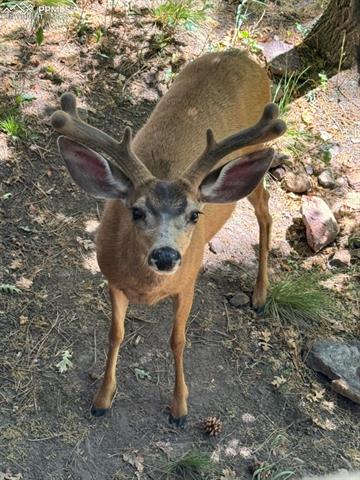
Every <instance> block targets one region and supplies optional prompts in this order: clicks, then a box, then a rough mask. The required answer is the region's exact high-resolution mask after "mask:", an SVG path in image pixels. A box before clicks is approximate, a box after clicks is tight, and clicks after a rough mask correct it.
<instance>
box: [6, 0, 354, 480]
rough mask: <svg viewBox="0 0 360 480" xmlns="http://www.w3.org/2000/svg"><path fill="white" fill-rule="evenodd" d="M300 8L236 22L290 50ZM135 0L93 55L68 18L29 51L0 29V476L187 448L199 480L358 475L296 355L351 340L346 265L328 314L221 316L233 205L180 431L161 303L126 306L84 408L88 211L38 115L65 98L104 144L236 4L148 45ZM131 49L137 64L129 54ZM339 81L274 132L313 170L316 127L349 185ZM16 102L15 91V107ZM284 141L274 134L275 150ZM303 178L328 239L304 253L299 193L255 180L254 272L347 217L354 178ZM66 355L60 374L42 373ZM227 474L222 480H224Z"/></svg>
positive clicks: (222, 24) (190, 367)
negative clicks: (101, 405)
mask: <svg viewBox="0 0 360 480" xmlns="http://www.w3.org/2000/svg"><path fill="white" fill-rule="evenodd" d="M303 3H304V5H303V8H300V7H299V6H294V5H295V4H296V2H294V5H292V4H291V2H285V5H286V7H287V8H286V9H285V7H284V8H283V9H281V8H276V6H274V5H273V4H270V3H269V4H268V6H267V7H266V8H267V10H266V12H265V14H264V15H263V16H262V18H261V15H262V14H263V10H258V9H256V8H254V11H251V12H250V13H251V15H250V17H249V22H250V25H252V26H254V25H256V24H257V27H256V28H257V32H258V36H259V37H261V38H265V37H266V36H267V37H269V35H270V33H269V32H270V30H271V26H274V25H275V26H276V27H277V34H278V35H279V37H280V38H281V39H283V40H285V39H286V40H288V41H292V42H295V41H298V40H299V36H298V33H297V31H296V29H295V28H294V24H295V23H296V22H303V23H304V24H305V23H306V22H307V21H311V20H312V19H313V18H314V12H315V11H316V9H318V7H319V4H318V3H314V2H303ZM137 5H138V4H137V3H136V2H134V3H133V4H132V6H131V9H130V7H129V5H128V4H126V5H125V6H124V5H122V6H118V7H117V9H116V10H115V14H114V15H113V16H112V17H113V18H112V21H113V23H112V26H111V28H109V30H108V34H107V35H106V36H105V37H104V38H103V42H102V44H101V47H100V46H99V44H97V43H96V42H95V41H94V39H93V36H92V35H91V34H90V33H89V35H88V36H87V37H84V38H85V39H84V38H83V37H79V36H77V35H76V34H74V32H73V30H71V29H70V28H69V26H68V22H65V23H66V24H65V26H50V27H48V29H45V41H44V43H43V44H42V45H40V46H37V45H36V44H35V43H34V36H33V34H31V33H30V32H29V29H28V28H25V27H24V26H23V25H22V24H21V22H15V21H14V22H11V21H8V22H5V21H2V19H1V18H0V22H2V23H1V39H0V42H1V43H0V74H1V85H0V97H1V98H0V114H1V118H3V117H4V115H5V113H6V112H8V111H10V110H11V109H14V112H15V110H16V112H20V115H21V118H22V120H23V122H24V125H25V129H26V132H27V133H26V135H24V136H23V137H22V139H18V140H14V139H12V138H10V137H9V135H6V134H5V133H4V132H0V177H1V192H0V194H1V196H0V201H1V207H0V218H1V238H0V253H1V271H0V283H3V284H9V285H15V286H17V288H18V289H19V292H10V291H5V290H4V291H2V292H0V332H1V334H0V359H1V360H0V478H5V479H19V478H22V479H26V480H40V479H41V480H42V479H46V480H50V479H51V480H60V479H61V480H65V479H71V480H77V479H79V480H87V479H91V480H100V479H101V480H115V479H116V480H120V479H137V478H138V479H158V478H162V475H163V471H164V464H165V461H166V459H168V458H173V457H177V456H179V455H181V454H183V453H185V452H187V451H189V450H197V451H201V452H207V453H209V455H211V456H212V458H213V459H214V461H215V462H218V464H219V473H216V474H214V476H213V477H209V478H216V479H220V477H221V475H223V477H222V478H234V479H235V478H236V479H244V480H246V479H251V478H252V472H253V471H254V469H255V468H256V465H261V464H262V465H269V466H271V468H270V469H269V472H270V473H269V475H268V476H267V477H265V476H263V477H258V478H257V480H265V478H268V479H270V480H271V479H272V478H274V476H275V475H276V472H284V471H292V472H294V476H293V477H292V478H298V477H299V476H301V475H302V474H304V473H323V472H329V471H333V470H336V469H339V468H346V469H350V468H356V467H360V407H359V405H356V404H354V403H352V402H351V401H348V400H346V399H344V398H341V397H339V396H337V395H335V394H334V393H333V392H331V390H330V388H329V384H328V381H327V379H326V378H325V377H322V376H320V375H318V374H316V373H314V372H313V371H311V370H310V369H308V368H307V367H306V365H305V363H304V362H303V358H304V356H306V352H307V351H308V348H309V345H310V344H311V342H312V341H313V340H314V339H315V338H317V337H323V336H334V337H337V338H344V339H348V338H354V337H355V336H358V335H359V333H360V331H359V323H358V321H359V315H358V313H359V303H358V302H359V297H356V295H355V293H354V283H355V281H356V280H357V281H358V277H356V272H355V267H354V266H353V265H352V266H351V267H349V268H348V269H342V270H340V271H337V272H334V273H333V288H334V290H330V293H329V294H330V295H334V296H337V298H338V299H339V302H340V303H342V305H343V310H344V317H343V318H342V319H341V321H340V319H339V318H334V319H333V321H332V322H329V323H327V324H324V323H318V324H313V323H307V322H304V321H300V320H299V321H298V322H294V323H293V324H289V323H284V322H280V321H278V320H275V319H273V318H268V317H266V316H265V317H259V316H256V315H255V313H254V312H253V311H252V310H251V308H250V306H245V307H243V308H235V307H233V306H232V305H231V304H230V303H229V301H228V299H229V298H230V297H231V295H232V294H234V293H236V292H238V291H239V290H241V291H243V292H246V293H247V294H249V295H250V294H251V290H252V288H253V283H254V277H255V272H256V266H257V262H256V253H257V244H258V237H257V235H258V230H257V225H256V220H255V216H254V214H253V212H252V209H251V207H250V205H249V204H248V203H247V202H246V201H242V202H240V203H239V206H238V208H237V210H236V212H235V214H234V216H233V218H232V219H231V221H229V223H228V224H227V225H226V227H225V228H224V229H223V230H222V232H221V233H219V234H218V236H217V237H216V238H215V239H214V241H213V243H212V247H211V250H210V249H209V251H207V253H206V261H205V265H204V271H203V272H202V273H201V275H200V277H199V281H198V285H197V294H196V299H195V303H194V306H193V309H192V312H191V317H190V321H189V328H188V335H187V346H186V354H185V368H186V373H187V381H188V386H189V389H190V398H189V407H190V411H189V419H188V424H187V427H186V429H184V430H176V429H173V428H171V427H170V426H169V425H168V422H167V417H168V411H167V408H168V402H169V399H170V395H171V391H172V386H173V380H174V374H173V362H172V356H171V353H170V349H169V334H170V328H171V317H170V315H171V309H170V304H169V302H168V301H165V302H164V303H162V304H160V305H157V306H155V307H152V308H145V307H142V306H131V307H130V310H129V313H128V315H127V320H126V337H125V341H124V344H123V346H122V349H121V357H120V362H119V366H118V393H117V395H116V398H115V400H114V403H113V408H112V410H111V412H110V413H109V414H108V415H107V416H106V417H105V418H100V419H99V418H93V417H92V416H91V415H90V405H91V400H92V397H93V394H94V392H95V390H96V388H97V386H98V382H99V378H100V377H101V375H102V373H103V366H104V361H105V357H106V348H107V333H108V325H109V319H110V306H109V300H108V294H107V289H106V284H105V282H104V278H103V277H102V276H101V274H100V273H99V272H98V270H97V265H96V261H95V257H94V232H95V230H96V226H97V223H98V221H99V216H100V213H101V210H102V202H97V201H95V200H93V199H90V198H89V197H87V196H85V194H83V193H82V192H80V191H79V190H78V188H77V187H76V186H75V185H74V184H73V183H72V181H71V179H70V177H69V175H68V174H67V172H66V170H65V166H64V165H63V163H62V161H61V159H60V157H59V155H58V153H57V150H56V134H55V133H54V132H53V131H52V129H51V128H50V126H49V114H50V113H51V112H52V111H53V110H54V109H55V108H56V106H57V105H58V97H59V95H60V94H61V93H63V92H64V91H67V90H69V89H70V90H72V91H75V92H77V93H78V96H79V97H80V103H81V106H82V107H83V109H84V115H87V116H88V118H89V121H90V122H91V123H92V124H94V125H96V126H98V127H101V128H103V129H104V130H106V131H108V132H109V133H110V134H113V135H115V136H119V135H120V134H121V132H122V131H123V129H124V127H125V126H126V125H130V126H132V127H133V128H134V130H135V131H136V130H137V129H138V128H139V126H140V125H141V124H143V122H144V121H145V120H146V118H147V116H148V115H149V112H150V111H151V109H152V108H153V106H154V104H155V102H156V101H157V100H158V99H159V96H161V95H162V94H163V93H164V91H165V90H166V88H167V78H168V68H169V65H171V66H172V72H173V73H176V71H177V69H179V68H181V65H182V64H183V63H184V62H185V61H187V60H189V59H191V58H194V57H196V56H197V55H199V54H200V53H201V52H203V51H207V50H209V49H214V48H220V47H219V44H220V43H221V42H225V40H224V39H227V38H229V37H231V35H232V32H233V29H234V18H235V11H236V5H235V4H233V3H225V2H220V3H219V4H216V5H217V6H216V8H215V7H214V8H213V9H212V10H210V12H209V19H208V20H207V21H206V22H204V25H202V26H201V27H199V30H197V31H193V32H179V33H178V34H177V37H176V42H174V43H172V44H170V45H168V46H167V47H165V48H163V47H161V48H160V50H161V51H160V52H159V50H156V49H155V47H154V42H153V37H152V36H153V35H154V34H157V33H158V27H156V26H155V25H154V23H153V21H151V18H150V17H149V15H148V14H147V13H146V11H144V10H141V9H140V7H143V5H140V6H137ZM104 8H105V6H104V5H100V4H95V3H94V4H93V5H88V6H87V8H86V11H87V12H88V14H89V19H90V20H89V22H90V23H91V22H92V24H93V25H95V26H96V22H99V23H101V22H104V19H105V16H104ZM300 10H301V13H300ZM110 17H111V16H110V14H107V16H106V21H107V22H108V24H109V22H110ZM140 45H141V47H140ZM238 46H240V45H238ZM140 50H142V51H143V56H142V57H141V56H140V57H139V56H136V54H135V53H136V52H138V51H140ZM134 52H135V53H134ZM164 79H165V80H164ZM357 82H358V78H357V74H356V72H355V70H354V71H346V72H341V73H339V74H338V75H337V76H336V77H334V78H332V79H331V80H330V81H329V82H327V84H326V85H325V86H322V87H318V88H317V89H316V90H313V91H312V97H311V101H310V100H309V98H310V97H309V96H307V97H302V98H300V99H298V100H296V101H295V102H293V103H292V105H291V108H290V112H289V113H288V116H287V121H288V122H289V123H290V124H291V125H293V127H294V128H297V129H299V130H304V129H305V130H306V131H307V132H310V133H311V135H312V139H311V142H310V143H309V144H308V145H305V147H304V146H302V147H301V148H302V149H300V147H299V148H298V150H297V152H296V153H295V161H300V160H301V161H304V162H305V163H307V161H312V162H313V164H314V165H315V166H316V165H318V164H319V162H320V163H321V160H320V157H321V149H322V148H323V144H324V139H323V138H324V134H323V132H324V131H325V132H327V133H328V134H329V135H330V137H331V141H329V138H328V136H327V137H326V136H325V137H326V138H327V140H326V142H327V144H329V145H330V146H331V148H333V149H335V150H336V152H335V153H336V154H334V155H333V160H332V163H331V166H332V168H333V169H334V170H335V171H336V172H337V174H338V175H342V176H345V177H346V176H348V177H349V178H353V179H355V180H356V178H359V177H358V175H359V168H360V161H359V159H360V123H359V116H358V112H359V107H360V103H359V87H358V83H357ZM25 93H26V94H31V96H32V98H29V99H28V100H24V101H17V100H16V99H18V98H20V97H19V95H20V96H21V95H23V94H25ZM21 98H23V97H21ZM305 111H306V115H304V112H305ZM321 138H322V139H321ZM289 141H290V140H289V138H284V139H282V140H281V142H279V148H280V147H283V148H285V147H286V146H288V144H287V142H289ZM299 149H300V150H299ZM335 150H334V151H335ZM299 151H300V154H299ZM299 156H300V157H301V158H300V159H299ZM356 175H357V177H356ZM312 182H313V191H317V192H318V193H319V194H320V195H321V196H323V197H325V198H326V199H327V200H328V201H329V203H330V204H331V205H332V206H333V208H334V209H335V210H336V211H337V212H338V213H339V219H340V220H339V221H340V225H341V229H342V230H341V234H340V236H339V238H338V239H337V241H336V244H335V245H331V246H330V247H328V248H326V249H325V250H324V251H323V252H321V253H320V254H317V255H313V254H312V253H311V251H310V250H309V248H308V247H307V245H306V242H305V237H304V232H303V230H302V229H301V228H299V227H298V223H297V222H296V218H298V217H300V205H301V197H300V196H297V195H295V194H288V193H285V192H284V190H283V189H282V188H281V186H280V184H279V183H277V182H276V181H274V180H273V179H272V178H271V177H269V178H268V186H269V189H270V192H271V211H272V214H273V218H274V235H273V252H272V255H271V259H270V267H271V276H272V278H276V277H277V276H281V275H282V274H284V273H285V272H292V271H302V269H304V271H305V269H309V268H315V265H316V266H317V267H318V268H324V269H327V268H328V266H327V259H328V257H329V255H330V254H331V253H332V252H333V251H335V249H336V248H337V247H338V246H341V245H342V242H343V241H344V238H345V237H346V235H349V233H351V232H353V230H352V229H353V226H354V222H355V225H356V221H358V220H356V218H357V219H358V217H356V215H358V214H359V209H360V205H359V202H358V198H359V197H358V190H357V188H358V182H357V183H356V181H355V182H353V183H352V184H349V183H346V185H344V186H343V187H341V188H340V187H339V188H338V189H336V190H335V191H331V192H329V191H326V190H324V189H321V188H319V187H318V186H317V182H316V178H315V177H312ZM344 212H345V213H344ZM340 214H342V216H340ZM294 219H295V223H294ZM294 231H295V233H296V237H294V235H293V232H294ZM294 238H295V239H294ZM214 252H216V253H214ZM354 272H355V273H354ZM340 290H341V291H340ZM66 351H68V352H70V354H71V362H72V367H70V368H68V369H67V370H66V371H65V372H63V373H60V372H59V368H58V364H59V362H60V361H61V360H62V358H63V355H64V352H66ZM277 379H284V381H282V380H280V383H279V380H277ZM207 416H217V417H219V418H220V419H221V421H222V423H223V431H222V433H221V434H220V435H219V436H217V437H215V438H210V437H208V436H206V435H205V434H204V432H203V430H202V427H201V423H202V421H203V419H204V418H205V417H207ZM226 470H227V471H228V473H226V472H225V473H224V471H226ZM1 472H3V473H5V472H7V476H4V477H3V476H1V475H2V473H1ZM221 472H223V473H221ZM229 472H233V473H232V475H233V476H228V477H226V476H224V475H230V473H229ZM271 475H273V477H272V476H271ZM170 478H172V477H170ZM174 478H175V477H174ZM199 478H205V477H199ZM255 480H256V479H255Z"/></svg>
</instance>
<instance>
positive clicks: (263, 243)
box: [248, 180, 272, 312]
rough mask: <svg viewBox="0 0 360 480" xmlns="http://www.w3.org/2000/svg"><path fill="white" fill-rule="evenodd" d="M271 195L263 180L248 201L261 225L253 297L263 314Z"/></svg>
mask: <svg viewBox="0 0 360 480" xmlns="http://www.w3.org/2000/svg"><path fill="white" fill-rule="evenodd" d="M269 197H270V195H269V193H268V191H267V190H266V189H265V187H264V181H263V180H262V181H261V182H260V183H259V185H258V186H257V187H256V188H255V190H254V191H253V192H251V194H250V195H249V196H248V200H249V201H250V203H251V204H252V206H253V207H254V209H255V215H256V218H257V221H258V224H259V230H260V238H259V270H258V275H257V279H256V285H255V289H254V293H253V297H252V304H253V307H254V309H255V310H256V311H257V312H261V311H262V310H263V308H264V305H265V302H266V294H267V288H268V283H269V280H268V257H269V250H270V243H271V224H272V219H271V215H270V213H269V206H268V202H269Z"/></svg>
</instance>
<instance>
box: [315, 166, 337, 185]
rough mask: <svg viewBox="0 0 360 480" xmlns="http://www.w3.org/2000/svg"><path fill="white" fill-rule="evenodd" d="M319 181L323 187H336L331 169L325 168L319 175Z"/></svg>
mask: <svg viewBox="0 0 360 480" xmlns="http://www.w3.org/2000/svg"><path fill="white" fill-rule="evenodd" d="M318 182H319V185H320V186H321V187H324V188H335V187H336V181H335V179H334V177H333V174H332V173H331V170H324V171H323V172H321V173H320V175H319V177H318Z"/></svg>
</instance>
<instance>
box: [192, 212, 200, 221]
mask: <svg viewBox="0 0 360 480" xmlns="http://www.w3.org/2000/svg"><path fill="white" fill-rule="evenodd" d="M200 213H201V212H198V211H197V210H194V211H193V212H191V213H190V222H191V223H196V222H197V221H198V220H199V215H200Z"/></svg>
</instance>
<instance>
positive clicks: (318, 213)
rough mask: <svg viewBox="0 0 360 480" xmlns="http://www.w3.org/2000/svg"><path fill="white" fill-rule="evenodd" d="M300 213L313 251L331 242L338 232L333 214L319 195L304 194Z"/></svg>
mask: <svg viewBox="0 0 360 480" xmlns="http://www.w3.org/2000/svg"><path fill="white" fill-rule="evenodd" d="M301 213H302V218H303V222H304V224H305V227H306V240H307V242H308V245H309V246H310V248H312V250H314V252H318V251H319V250H321V249H322V248H324V247H325V246H326V245H329V243H331V242H333V241H334V240H335V238H336V236H337V234H338V233H339V227H338V224H337V222H336V220H335V217H334V214H333V213H332V211H331V210H330V208H329V207H328V206H327V204H326V203H325V202H324V200H322V199H321V198H320V197H315V196H314V197H309V196H304V197H303V198H302V206H301Z"/></svg>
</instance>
